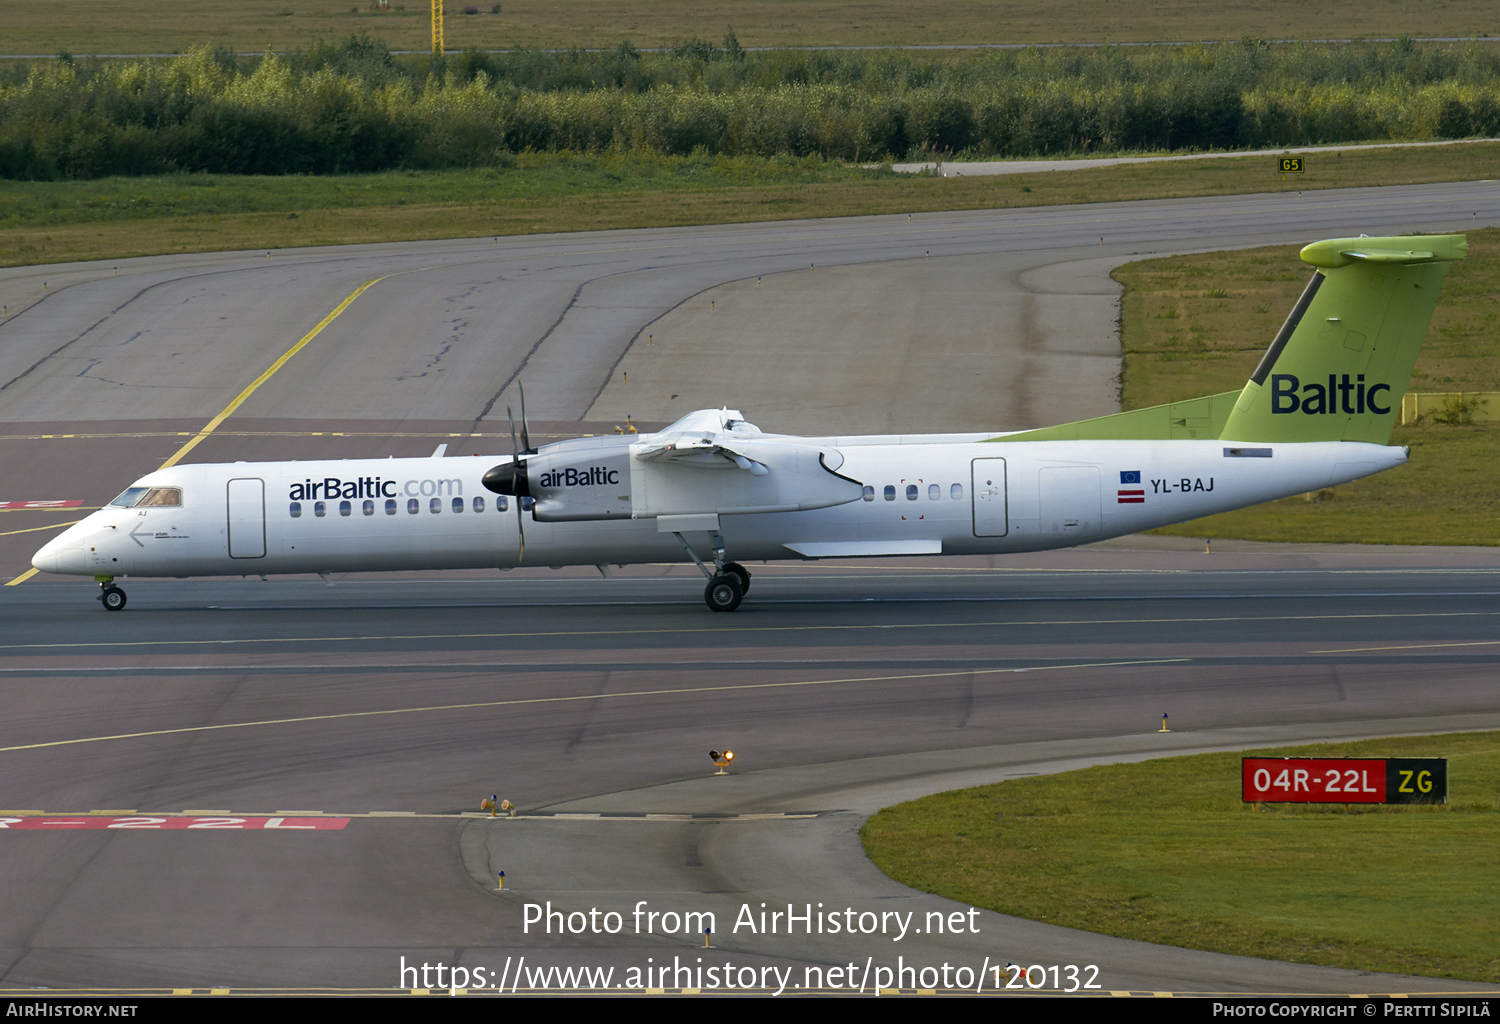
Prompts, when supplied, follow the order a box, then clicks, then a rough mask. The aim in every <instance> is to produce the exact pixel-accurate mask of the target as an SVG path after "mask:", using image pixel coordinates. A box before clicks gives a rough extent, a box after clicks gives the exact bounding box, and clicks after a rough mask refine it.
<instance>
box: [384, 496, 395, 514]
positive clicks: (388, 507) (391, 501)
mask: <svg viewBox="0 0 1500 1024" xmlns="http://www.w3.org/2000/svg"><path fill="white" fill-rule="evenodd" d="M385 514H386V515H388V516H393V515H395V514H396V499H395V498H387V499H385Z"/></svg>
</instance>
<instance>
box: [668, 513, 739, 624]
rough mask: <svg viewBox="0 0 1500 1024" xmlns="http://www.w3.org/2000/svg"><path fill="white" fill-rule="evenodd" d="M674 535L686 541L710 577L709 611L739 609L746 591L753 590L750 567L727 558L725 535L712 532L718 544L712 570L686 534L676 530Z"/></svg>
mask: <svg viewBox="0 0 1500 1024" xmlns="http://www.w3.org/2000/svg"><path fill="white" fill-rule="evenodd" d="M673 536H675V537H676V538H677V539H678V540H679V541H682V546H683V547H685V548H687V553H688V554H689V555H691V556H692V558H693V561H694V562H695V563H697V565H698V568H699V569H700V570H702V572H703V575H704V576H706V577H708V586H707V587H705V588H704V589H703V602H704V603H705V604H707V605H708V608H709V610H710V611H715V612H732V611H734V610H735V609H736V608H738V607H739V606H740V602H741V601H743V600H744V599H745V591H747V590H749V589H750V570H749V569H746V568H745V567H744V566H743V565H741V564H740V563H738V562H726V561H724V537H723V536H722V535H721V534H719V533H717V532H715V533H710V534H709V540H710V541H712V543H713V546H714V568H713V571H712V572H710V571H709V568H708V566H706V565H704V564H703V559H701V558H699V557H698V553H697V552H696V551H694V550H693V546H692V545H691V544H689V543H688V542H687V540H686V539H685V538H684V537H683V536H682V534H680V533H675V534H673Z"/></svg>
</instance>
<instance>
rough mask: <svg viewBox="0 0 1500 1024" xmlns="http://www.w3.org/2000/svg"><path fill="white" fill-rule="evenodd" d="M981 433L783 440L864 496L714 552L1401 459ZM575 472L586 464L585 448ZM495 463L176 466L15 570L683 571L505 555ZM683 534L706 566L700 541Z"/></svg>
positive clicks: (983, 527) (730, 534)
mask: <svg viewBox="0 0 1500 1024" xmlns="http://www.w3.org/2000/svg"><path fill="white" fill-rule="evenodd" d="M994 436H995V435H993V434H970V435H917V436H882V437H826V438H786V439H785V440H786V441H788V442H796V443H797V444H802V445H810V446H816V447H819V448H821V449H823V450H825V451H830V452H832V453H836V456H842V463H841V464H840V465H838V467H837V474H836V475H837V476H838V477H841V478H844V479H845V480H848V481H853V482H857V483H858V484H860V485H863V489H864V495H863V496H862V497H857V498H855V499H854V500H848V501H843V502H842V503H840V504H835V505H832V506H829V507H823V508H814V509H810V510H806V511H773V512H758V513H750V514H725V515H721V516H720V517H719V522H720V527H719V533H720V534H721V535H722V538H723V542H724V545H725V548H726V552H727V555H728V557H730V558H733V559H737V560H739V561H750V560H754V559H765V560H770V559H804V558H835V557H870V556H880V555H918V554H939V553H941V554H949V555H965V554H998V553H1006V552H1021V551H1036V550H1041V549H1046V548H1058V547H1071V546H1073V545H1077V544H1085V543H1089V542H1091V541H1097V540H1103V539H1105V538H1108V537H1116V536H1120V535H1122V534H1128V533H1135V532H1138V531H1141V530H1146V529H1150V528H1152V527H1157V526H1163V525H1166V524H1171V523H1178V522H1183V521H1185V520H1189V519H1195V518H1198V517H1200V516H1206V515H1211V514H1213V513H1216V512H1223V511H1227V510H1230V509H1236V508H1242V507H1244V506H1247V505H1254V504H1257V503H1259V502H1263V501H1269V500H1272V499H1275V498H1281V497H1286V496H1289V495H1294V494H1298V493H1302V492H1306V491H1312V490H1317V489H1319V488H1322V487H1328V486H1331V485H1333V484H1338V483H1342V482H1345V481H1348V480H1353V479H1357V478H1359V477H1362V476H1367V475H1369V474H1371V473H1375V472H1378V471H1380V470H1384V469H1389V468H1391V467H1393V466H1396V465H1399V464H1401V463H1403V462H1405V461H1406V452H1405V450H1404V449H1402V448H1399V447H1386V446H1381V445H1373V444H1363V443H1350V442H1315V443H1299V444H1264V443H1262V444H1254V443H1245V444H1239V443H1237V442H1231V441H1218V440H1216V441H1196V440H1195V441H1016V442H998V443H997V442H994V441H992V440H988V439H990V438H993V437H994ZM761 437H762V438H766V439H769V440H770V442H771V443H775V441H776V436H775V435H761ZM591 443H594V442H591ZM623 443H639V442H635V441H634V439H630V441H628V442H627V439H623V438H619V439H617V438H601V439H597V445H598V447H599V450H604V449H610V450H613V451H616V452H618V450H619V449H618V448H616V447H612V446H614V445H617V444H623ZM549 447H550V446H549ZM547 451H548V449H547V448H544V449H542V452H543V453H545V452H547ZM581 458H582V459H583V462H585V463H586V462H587V453H586V452H585V453H584V455H583V456H581ZM510 461H511V457H510V456H508V455H501V456H489V457H454V458H436V457H434V458H426V459H371V460H345V461H333V462H266V463H244V462H242V463H233V464H228V465H187V466H174V467H172V468H170V469H164V470H160V471H157V472H155V473H151V474H149V475H148V476H146V477H143V478H142V479H141V480H140V481H138V486H143V487H173V488H179V489H180V490H181V504H180V505H178V506H175V507H134V508H122V507H114V506H109V507H105V508H103V509H101V510H99V511H97V512H95V513H93V514H92V515H90V516H89V517H88V518H87V519H85V520H83V521H82V522H80V523H78V524H77V525H75V526H73V527H72V528H71V529H69V530H68V531H67V532H66V533H64V534H62V535H61V536H59V537H57V538H55V539H54V540H53V541H52V542H51V543H49V544H47V545H46V546H45V547H44V548H42V549H41V550H40V551H39V552H38V553H37V555H36V557H35V559H34V560H33V564H34V565H35V566H36V567H37V568H38V569H40V570H42V571H45V572H53V573H69V574H75V575H90V576H111V577H112V576H178V577H181V576H219V575H263V574H270V573H306V572H325V573H326V572H350V571H389V570H409V569H471V568H485V567H492V568H501V569H508V568H512V567H515V566H517V565H522V564H524V565H533V566H554V567H559V566H564V565H603V564H606V563H610V564H617V565H625V564H631V563H642V562H685V561H687V560H688V558H689V556H688V553H687V551H686V550H684V548H683V543H682V541H681V540H679V539H678V537H677V536H674V534H673V532H672V528H668V527H665V526H664V525H663V523H665V520H663V521H662V522H658V521H657V519H655V518H613V519H608V520H594V521H570V522H544V521H540V520H538V519H536V518H534V517H533V514H532V513H531V512H530V511H528V512H525V513H523V515H524V516H525V523H524V527H525V554H524V558H523V556H522V555H521V548H520V544H519V538H518V536H517V533H518V530H517V518H518V517H517V511H516V502H517V499H516V498H514V497H511V498H508V499H505V500H504V501H503V504H504V505H505V506H506V508H505V511H501V508H500V506H501V505H502V500H501V497H500V496H498V495H495V494H492V493H490V492H489V491H488V490H486V489H485V488H484V486H483V485H482V483H481V478H482V477H483V476H484V474H485V472H486V471H487V470H489V469H491V468H492V467H494V466H495V465H496V464H497V463H509V462H510ZM686 472H692V471H691V470H687V471H686ZM314 483H316V484H317V485H318V486H317V487H316V488H314V487H312V486H311V485H312V484H314ZM841 486H848V487H850V488H851V489H852V488H853V487H854V486H855V485H854V483H849V484H847V485H845V484H841ZM856 493H857V492H856ZM335 494H336V495H337V496H333V495H335ZM346 495H347V496H346ZM294 496H300V500H297V498H295V497H294ZM476 499H477V501H476ZM294 502H295V504H296V505H297V506H298V507H297V508H296V509H295V510H294V509H293V505H294ZM294 511H295V512H296V513H297V514H296V515H293V512H294ZM681 532H682V537H683V539H684V540H686V541H687V542H688V543H690V544H692V545H693V546H694V549H695V551H696V552H697V554H698V555H699V556H700V557H705V558H706V557H708V555H709V547H710V544H709V541H708V537H709V535H708V533H707V532H694V531H693V530H692V529H691V528H683V529H682V530H681Z"/></svg>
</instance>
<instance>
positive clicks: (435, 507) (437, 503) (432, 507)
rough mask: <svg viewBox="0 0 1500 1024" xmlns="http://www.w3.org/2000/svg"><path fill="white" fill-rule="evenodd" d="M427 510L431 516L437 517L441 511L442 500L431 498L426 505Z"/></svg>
mask: <svg viewBox="0 0 1500 1024" xmlns="http://www.w3.org/2000/svg"><path fill="white" fill-rule="evenodd" d="M427 510H428V511H429V512H431V513H432V514H433V515H437V514H438V513H439V512H441V511H442V510H443V499H442V498H433V499H432V500H431V501H430V502H428V503H427Z"/></svg>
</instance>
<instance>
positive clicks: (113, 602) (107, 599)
mask: <svg viewBox="0 0 1500 1024" xmlns="http://www.w3.org/2000/svg"><path fill="white" fill-rule="evenodd" d="M99 601H100V602H101V603H102V604H103V605H104V608H105V610H106V611H111V612H118V611H121V610H123V609H124V607H125V591H123V590H121V589H120V588H119V587H105V588H104V591H103V593H101V594H100V595H99Z"/></svg>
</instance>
